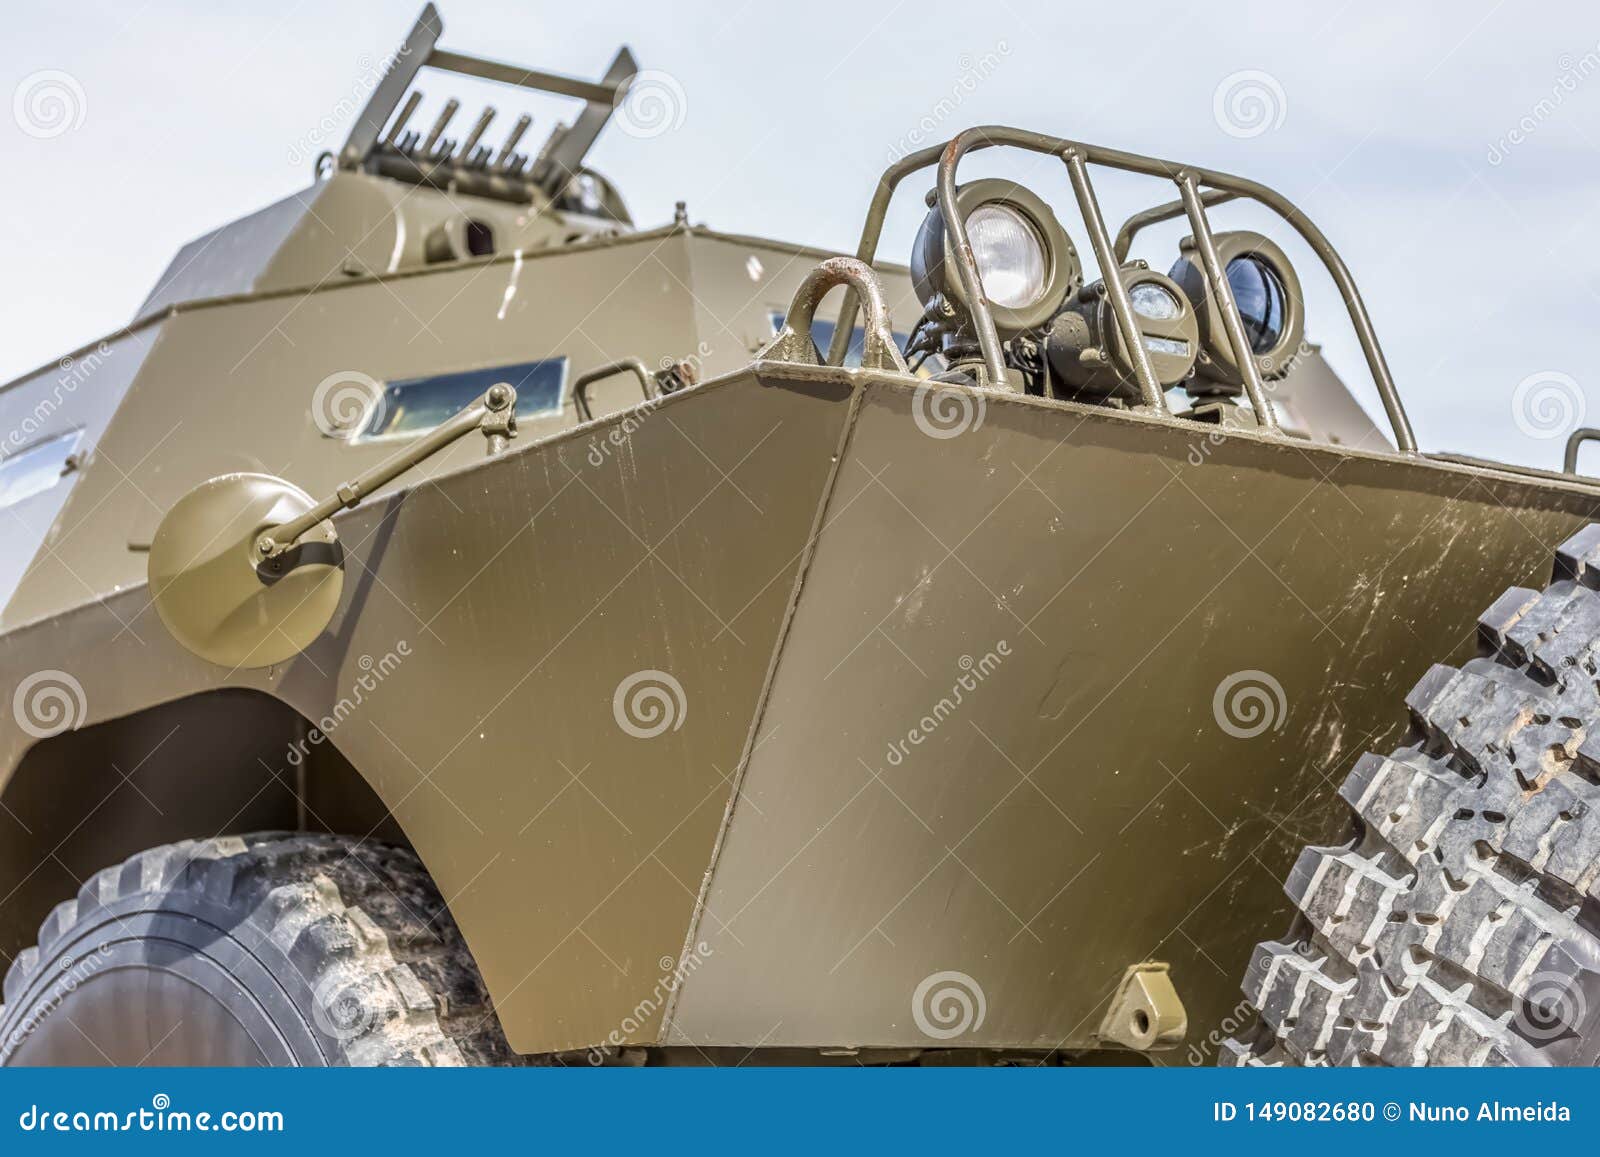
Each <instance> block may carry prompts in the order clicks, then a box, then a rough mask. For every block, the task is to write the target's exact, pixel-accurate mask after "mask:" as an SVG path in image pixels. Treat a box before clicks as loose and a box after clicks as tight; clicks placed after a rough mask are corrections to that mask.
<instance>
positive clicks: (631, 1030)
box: [588, 940, 715, 1067]
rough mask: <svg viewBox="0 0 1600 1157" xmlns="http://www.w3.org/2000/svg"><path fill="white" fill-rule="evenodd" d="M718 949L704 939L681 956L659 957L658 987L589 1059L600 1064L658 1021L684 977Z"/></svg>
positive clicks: (640, 1002) (656, 985)
mask: <svg viewBox="0 0 1600 1157" xmlns="http://www.w3.org/2000/svg"><path fill="white" fill-rule="evenodd" d="M714 953H715V950H714V949H713V948H712V947H711V946H710V945H709V944H707V943H706V942H705V941H704V940H702V941H700V942H699V943H698V944H696V945H695V946H694V947H693V948H692V949H691V950H690V951H688V952H686V953H684V955H683V958H682V959H681V960H674V959H673V958H672V957H670V956H663V957H662V958H661V959H660V960H659V961H657V962H656V963H657V965H658V967H660V969H661V976H660V978H659V979H658V980H657V981H656V983H655V987H654V988H653V989H651V990H650V993H649V995H648V996H646V997H645V998H644V999H643V1000H641V1001H639V1003H638V1004H636V1005H634V1006H633V1008H632V1009H631V1010H630V1011H629V1013H628V1015H627V1016H625V1017H623V1018H622V1022H621V1023H620V1024H618V1025H617V1027H616V1028H614V1029H612V1030H611V1031H610V1032H609V1033H607V1034H606V1038H605V1043H604V1044H602V1045H600V1046H597V1047H595V1048H591V1049H590V1050H589V1053H588V1058H589V1063H590V1064H591V1065H595V1066H597V1067H598V1066H600V1065H603V1064H605V1063H606V1061H607V1060H608V1059H609V1058H611V1057H613V1056H615V1055H616V1054H617V1051H618V1050H619V1049H621V1048H624V1047H625V1046H626V1045H627V1044H628V1042H629V1041H630V1040H632V1039H634V1038H635V1037H637V1036H638V1035H639V1031H640V1030H641V1029H644V1028H646V1027H648V1026H650V1025H652V1024H654V1023H655V1021H656V1014H657V1013H659V1012H660V1011H661V1010H662V1008H664V1007H665V1006H666V1003H667V1000H668V999H669V998H670V997H671V996H672V994H673V993H675V992H677V991H678V989H679V988H681V987H683V982H684V980H685V978H687V977H688V976H690V975H692V974H693V973H694V972H695V971H696V970H697V969H699V967H700V966H701V965H702V964H704V963H705V962H706V961H707V960H708V959H710V957H711V956H712V955H714Z"/></svg>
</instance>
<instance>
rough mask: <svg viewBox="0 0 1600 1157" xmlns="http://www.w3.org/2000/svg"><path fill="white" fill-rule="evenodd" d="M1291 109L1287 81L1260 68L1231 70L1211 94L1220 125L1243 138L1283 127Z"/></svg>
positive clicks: (1215, 116) (1229, 133) (1224, 130)
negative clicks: (1286, 89)
mask: <svg viewBox="0 0 1600 1157" xmlns="http://www.w3.org/2000/svg"><path fill="white" fill-rule="evenodd" d="M1288 111H1289V102H1288V100H1287V98H1286V97H1285V96H1284V92H1283V85H1281V84H1279V83H1278V78H1277V77H1275V76H1273V75H1272V74H1271V73H1270V72H1263V71H1261V69H1259V68H1246V69H1242V70H1240V71H1239V72H1230V73H1229V74H1228V75H1227V76H1225V77H1223V78H1222V80H1221V81H1220V82H1219V83H1218V84H1217V88H1216V91H1215V92H1213V93H1212V94H1211V115H1212V117H1213V118H1214V119H1215V120H1216V122H1217V127H1218V128H1219V129H1221V130H1222V131H1223V132H1225V133H1227V134H1228V135H1229V136H1230V137H1237V138H1239V139H1240V140H1248V139H1249V138H1251V137H1259V136H1260V135H1261V134H1263V133H1267V132H1271V131H1272V130H1274V129H1276V128H1279V127H1280V126H1281V125H1282V124H1283V118H1284V116H1285V115H1287V113H1288Z"/></svg>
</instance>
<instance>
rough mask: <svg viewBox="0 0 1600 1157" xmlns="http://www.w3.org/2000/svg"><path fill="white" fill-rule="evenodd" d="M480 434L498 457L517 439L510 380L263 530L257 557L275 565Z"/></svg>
mask: <svg viewBox="0 0 1600 1157" xmlns="http://www.w3.org/2000/svg"><path fill="white" fill-rule="evenodd" d="M474 430H478V431H480V432H481V433H482V434H483V436H484V437H485V438H487V439H488V442H489V453H490V454H498V453H500V452H501V451H502V450H504V449H505V447H506V443H507V441H509V440H510V439H512V438H515V437H516V436H517V391H516V390H515V389H514V388H513V387H512V386H511V385H510V383H508V382H498V383H496V384H495V385H492V386H490V387H489V389H488V390H487V391H486V392H485V393H484V395H483V397H481V398H479V399H478V400H477V401H476V402H474V403H473V404H472V405H470V406H468V407H467V408H466V409H465V410H462V411H461V412H460V413H459V414H457V415H455V416H454V417H453V418H451V419H450V420H449V421H447V422H445V423H443V424H442V425H440V426H438V427H436V428H435V429H433V430H432V431H430V432H429V433H428V434H426V435H424V436H423V437H421V438H419V439H417V441H416V442H414V443H412V444H411V445H410V446H408V447H406V449H405V450H404V451H402V452H401V453H400V454H397V455H395V457H393V458H391V459H389V460H388V461H387V462H383V463H380V464H379V465H377V466H374V467H373V468H372V469H371V470H368V471H366V472H365V473H363V474H359V475H357V476H356V477H355V478H354V479H353V480H352V481H349V482H346V483H344V484H343V485H342V486H340V487H339V488H338V489H337V490H335V491H334V492H333V494H332V496H331V497H328V498H324V499H323V500H322V501H321V502H319V503H317V504H316V505H315V506H313V507H312V508H311V509H310V510H308V511H306V512H305V513H304V514H302V515H300V516H299V517H298V518H292V519H290V520H289V521H288V522H284V523H280V524H279V525H277V526H274V527H270V528H269V529H267V530H265V531H263V532H262V534H261V535H260V536H259V537H258V538H257V539H256V555H257V557H258V558H260V560H261V561H262V562H271V561H273V560H274V559H277V558H278V557H279V556H281V555H283V554H285V553H287V552H288V551H289V550H290V549H292V548H293V547H294V545H295V543H296V542H298V541H299V539H300V536H301V535H303V534H305V533H306V532H307V531H309V530H311V529H312V528H314V527H316V526H317V525H319V524H320V523H322V522H323V521H325V520H326V519H328V518H331V517H332V516H333V515H335V514H337V513H338V512H339V511H341V510H348V509H349V508H351V507H352V506H356V505H358V504H359V503H360V502H361V500H362V499H364V498H366V497H367V496H368V495H369V494H371V493H372V492H373V491H374V490H377V489H379V488H380V487H382V486H387V485H388V484H389V483H390V482H392V481H394V480H395V479H396V478H398V477H399V476H400V475H402V474H404V473H405V472H406V471H407V470H410V469H411V468H412V467H413V466H416V465H418V464H420V463H421V462H423V461H424V460H425V459H428V458H431V457H433V455H435V454H437V453H438V452H439V451H440V450H443V449H444V448H445V447H446V446H449V445H450V444H452V443H453V442H455V441H457V440H458V439H460V438H463V437H465V436H466V435H468V434H470V433H472V432H473V431H474Z"/></svg>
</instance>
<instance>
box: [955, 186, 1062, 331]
mask: <svg viewBox="0 0 1600 1157" xmlns="http://www.w3.org/2000/svg"><path fill="white" fill-rule="evenodd" d="M967 240H968V241H969V242H970V243H971V244H972V256H973V258H974V259H975V260H976V262H977V265H978V280H979V281H980V282H981V283H982V285H983V292H984V294H985V295H986V296H987V297H988V298H989V300H990V301H992V302H994V304H996V305H1001V306H1004V307H1005V308H1007V309H1026V308H1027V307H1028V306H1030V305H1032V304H1034V303H1035V302H1036V301H1038V300H1039V299H1040V298H1041V297H1043V296H1044V291H1045V276H1046V274H1047V273H1048V272H1049V265H1050V262H1049V259H1048V257H1047V256H1046V255H1045V250H1044V239H1043V238H1042V237H1040V236H1039V231H1038V230H1037V229H1035V228H1034V227H1033V223H1032V222H1031V221H1029V220H1028V219H1027V218H1026V217H1024V216H1023V215H1022V214H1021V213H1019V212H1017V211H1016V210H1015V209H1013V208H1011V206H1009V205H1006V204H1003V203H1001V202H994V203H991V204H988V205H982V206H980V207H979V208H978V209H977V210H975V211H974V212H973V214H972V216H970V217H968V218H967Z"/></svg>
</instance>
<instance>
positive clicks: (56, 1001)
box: [6, 944, 116, 1049]
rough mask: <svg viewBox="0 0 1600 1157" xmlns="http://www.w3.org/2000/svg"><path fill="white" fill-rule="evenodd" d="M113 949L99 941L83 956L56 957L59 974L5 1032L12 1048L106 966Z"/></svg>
mask: <svg viewBox="0 0 1600 1157" xmlns="http://www.w3.org/2000/svg"><path fill="white" fill-rule="evenodd" d="M115 950H116V946H115V945H114V944H102V945H100V947H98V948H96V949H95V950H94V951H93V952H92V953H90V954H89V955H88V956H86V957H84V958H83V959H82V960H78V959H76V958H75V957H73V956H71V955H65V956H61V957H60V958H58V959H57V960H56V969H57V971H58V973H59V975H57V977H56V978H55V979H54V980H52V981H51V982H50V986H49V987H48V988H47V989H45V992H44V995H43V996H41V997H40V998H39V999H38V1000H36V1001H35V1002H34V1003H33V1004H32V1005H31V1006H30V1007H29V1009H28V1012H27V1015H26V1016H24V1017H23V1018H22V1020H21V1021H20V1022H19V1023H18V1024H17V1026H16V1027H15V1028H13V1029H12V1030H11V1031H10V1033H8V1034H7V1035H6V1045H7V1047H8V1048H11V1049H15V1048H16V1047H17V1046H18V1045H19V1044H21V1043H22V1042H23V1040H25V1039H26V1038H27V1037H29V1036H32V1035H33V1033H34V1032H35V1031H37V1030H38V1028H39V1026H40V1025H41V1024H43V1023H44V1022H45V1021H47V1020H49V1019H50V1016H51V1014H52V1013H54V1012H55V1011H56V1009H58V1008H60V1007H61V1002H62V1001H64V1000H65V999H66V998H67V997H69V996H71V995H72V994H73V993H74V992H76V991H78V988H79V987H80V986H81V985H82V984H83V983H84V982H85V981H87V980H88V979H89V978H90V977H92V976H93V975H94V974H95V973H97V972H99V971H100V970H101V969H102V968H104V967H105V966H106V964H107V963H108V962H109V961H110V958H111V954H112V953H113V952H114V951H115Z"/></svg>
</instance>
